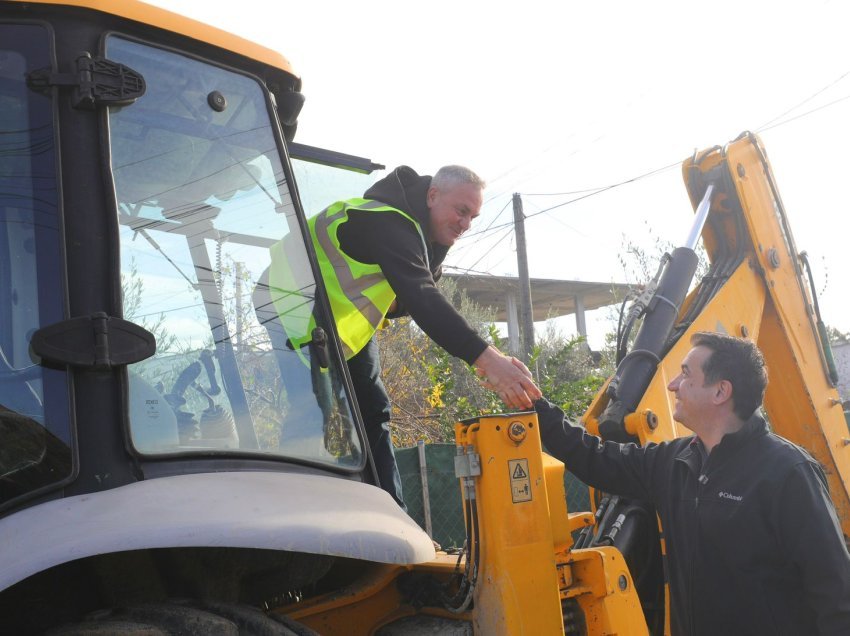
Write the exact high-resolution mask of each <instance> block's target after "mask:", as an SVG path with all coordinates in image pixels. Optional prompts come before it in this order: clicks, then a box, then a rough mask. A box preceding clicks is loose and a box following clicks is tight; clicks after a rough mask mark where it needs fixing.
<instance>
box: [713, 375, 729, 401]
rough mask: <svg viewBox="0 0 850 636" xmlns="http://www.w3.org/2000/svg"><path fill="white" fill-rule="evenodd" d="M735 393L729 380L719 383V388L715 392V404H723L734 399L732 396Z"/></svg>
mask: <svg viewBox="0 0 850 636" xmlns="http://www.w3.org/2000/svg"><path fill="white" fill-rule="evenodd" d="M733 393H734V387H733V386H732V383H731V382H729V380H720V382H718V383H717V388H715V390H714V403H715V404H723V403H724V402H727V401H728V400H731V399H732V394H733Z"/></svg>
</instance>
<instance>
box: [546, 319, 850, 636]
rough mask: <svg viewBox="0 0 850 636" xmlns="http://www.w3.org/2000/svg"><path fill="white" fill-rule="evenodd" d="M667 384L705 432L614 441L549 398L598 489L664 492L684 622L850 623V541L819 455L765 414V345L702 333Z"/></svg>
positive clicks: (749, 628) (813, 630) (696, 630)
mask: <svg viewBox="0 0 850 636" xmlns="http://www.w3.org/2000/svg"><path fill="white" fill-rule="evenodd" d="M691 344H692V345H694V346H693V348H692V349H691V351H690V352H689V353H688V354H687V356H686V357H685V359H684V361H683V363H682V370H681V373H680V374H679V375H678V376H677V377H676V378H675V379H674V380H673V381H672V382H670V384H669V386H668V389H669V390H670V391H672V392H673V393H674V394H675V396H676V402H675V409H674V412H673V418H674V419H675V420H676V421H677V422H680V423H682V424H684V425H685V426H687V427H688V428H689V429H691V430H692V431H693V432H694V433H696V435H695V436H692V437H687V438H679V439H675V440H672V441H669V442H663V443H661V444H649V445H647V446H646V447H638V446H636V445H634V444H617V443H614V442H603V441H602V440H600V439H599V438H598V437H595V436H592V435H589V434H588V433H586V432H585V431H584V430H583V429H581V428H579V427H575V426H572V425H570V424H569V423H568V422H567V421H566V419H565V418H564V416H563V413H562V412H560V411H559V410H558V409H556V408H555V407H553V406H552V405H551V404H549V403H548V402H546V401H545V400H540V401H538V402H537V404H536V405H535V408H536V410H537V412H538V414H539V416H540V426H541V434H542V437H543V442H544V444H545V446H546V447H547V449H548V450H549V451H550V452H551V453H552V454H553V455H554V456H555V457H558V458H559V459H561V460H562V461H563V462H564V463H565V465H566V467H567V468H568V469H569V470H570V471H571V472H573V473H574V474H575V475H576V476H577V477H579V478H580V479H582V480H583V481H585V482H586V483H588V484H590V485H591V486H593V487H595V488H598V489H600V490H603V491H606V492H610V493H613V494H619V495H622V496H626V497H632V498H635V499H643V500H647V501H650V502H652V503H653V505H654V506H655V508H656V510H657V511H658V514H659V516H660V518H661V525H662V528H663V531H664V538H665V544H666V548H667V565H668V572H669V576H668V579H669V585H670V605H671V607H670V617H671V628H672V632H673V634H674V635H676V636H681V635H683V634H688V635H706V636H715V635H720V634H723V635H724V636H726V635H731V634H741V635H744V634H746V635H753V634H765V635H768V634H769V635H771V636H775V635H777V634H788V635H794V636H798V635H804V634H805V635H814V634H830V635H835V636H838V635H839V634H843V635H846V634H850V554H848V551H847V546H846V545H845V539H844V537H843V535H842V532H841V526H840V524H839V522H838V518H837V516H836V512H835V508H834V507H833V504H832V502H831V500H830V498H829V493H828V491H827V482H826V478H825V476H824V473H823V471H822V469H821V467H820V466H819V464H818V463H817V462H816V461H815V460H814V459H813V458H812V457H811V456H810V455H809V454H808V453H807V452H806V451H805V450H803V449H802V448H800V447H798V446H796V445H794V444H792V443H791V442H789V441H788V440H785V439H783V438H781V437H779V436H777V435H774V434H773V433H771V432H770V431H769V430H768V428H767V425H766V424H765V421H764V420H763V419H762V418H761V417H760V416H759V415H757V414H755V411H756V409H757V408H758V407H759V406H760V405H761V402H762V399H763V397H764V391H765V387H766V386H767V370H766V368H765V366H764V359H763V357H762V355H761V352H760V351H759V350H758V348H757V347H756V346H755V345H754V344H753V343H752V342H749V341H747V340H742V339H739V338H733V337H730V336H725V335H721V334H713V333H698V334H696V335H695V336H694V337H693V338H692V339H691Z"/></svg>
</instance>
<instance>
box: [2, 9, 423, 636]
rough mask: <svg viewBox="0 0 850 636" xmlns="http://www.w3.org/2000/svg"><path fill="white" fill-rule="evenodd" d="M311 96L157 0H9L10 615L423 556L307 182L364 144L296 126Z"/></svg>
mask: <svg viewBox="0 0 850 636" xmlns="http://www.w3.org/2000/svg"><path fill="white" fill-rule="evenodd" d="M302 103H303V97H302V95H301V93H300V79H299V78H298V77H297V75H295V73H294V72H293V71H292V69H291V67H290V66H289V63H288V62H287V61H286V60H285V59H284V58H283V57H282V56H280V55H279V54H277V53H275V52H273V51H270V50H268V49H264V48H262V47H259V46H256V45H254V44H253V43H250V42H246V41H243V40H240V39H238V38H235V37H234V36H232V35H230V34H227V33H224V32H221V31H218V30H216V29H212V28H210V27H207V26H205V25H202V24H199V23H196V22H194V21H192V20H188V19H186V18H183V17H181V16H177V15H175V14H172V13H170V12H168V11H165V10H161V9H157V8H155V7H151V6H148V5H145V4H143V3H140V2H134V1H128V2H121V3H102V2H99V1H96V0H72V1H70V2H62V3H61V4H60V3H55V2H50V1H48V2H35V3H32V2H17V1H14V2H6V1H2V2H0V543H2V544H3V546H4V549H3V550H2V556H0V632H2V633H16V634H27V633H42V632H44V631H45V630H48V629H51V628H54V627H57V626H60V625H66V626H67V625H77V627H73V628H70V627H69V629H72V631H71V632H70V633H88V632H86V631H85V629H87V628H85V627H84V626H83V627H79V625H80V624H81V623H80V621H85V619H86V616H88V615H89V614H90V613H91V612H93V611H101V610H105V611H106V612H107V613H114V614H115V617H114V618H108V620H107V624H106V626H105V627H104V626H102V625H101V629H106V632H104V633H107V632H108V633H124V632H122V631H120V629H119V628H118V624H119V623H122V622H125V619H128V617H129V616H130V614H134V613H135V612H142V613H144V614H145V615H146V616H147V615H148V614H149V610H150V605H151V603H153V604H154V609H153V614H154V616H153V617H152V618H151V617H148V618H146V619H145V620H147V621H148V623H146V624H160V623H159V622H158V621H161V620H164V619H163V617H165V616H170V615H171V613H173V612H174V611H175V610H174V608H175V605H174V603H171V602H170V599H174V598H183V599H185V598H189V599H193V600H192V604H194V605H195V606H197V604H198V603H201V602H203V603H207V604H209V603H212V602H214V603H226V604H235V606H236V607H237V609H236V610H234V611H237V612H243V611H254V610H256V612H259V610H258V609H257V608H259V607H261V606H264V607H270V606H272V604H280V603H281V599H283V598H295V597H297V596H298V595H300V594H303V591H302V590H304V589H306V588H311V589H315V586H321V589H325V590H333V589H335V588H336V587H338V586H339V585H340V581H341V580H342V579H340V576H339V575H338V574H337V573H336V569H335V568H337V567H339V568H343V569H345V571H346V572H347V574H346V577H349V578H351V577H352V576H353V577H355V578H356V576H357V575H356V574H351V572H360V571H363V570H369V569H370V568H371V567H373V566H374V565H375V564H377V563H381V564H405V565H406V564H412V563H417V562H422V561H425V560H427V559H429V558H431V557H433V555H434V549H433V545H432V543H431V540H430V539H429V538H428V536H427V535H426V534H425V533H424V531H422V530H421V529H420V528H419V527H418V526H417V525H416V524H415V523H414V522H413V521H412V520H411V519H410V518H409V517H408V516H407V515H405V514H404V513H403V512H402V511H401V510H400V509H399V508H398V506H397V505H396V504H395V502H394V501H393V500H392V499H391V498H390V497H389V495H388V494H387V493H385V492H384V491H383V490H381V489H380V488H377V487H375V486H376V484H377V478H376V477H375V474H374V470H373V467H372V464H371V459H370V455H369V452H368V444H367V442H366V437H365V434H364V432H363V427H362V423H361V422H360V419H359V415H358V413H357V409H356V405H355V403H354V399H353V397H352V396H353V393H352V391H351V389H350V381H349V378H348V376H347V367H346V365H345V363H344V359H343V357H342V352H341V349H340V346H339V344H338V339H337V337H336V332H335V327H334V325H333V321H332V320H329V316H330V311H329V307H328V303H327V299H326V297H325V296H324V291H323V289H322V288H321V282H320V280H321V279H320V277H319V276H318V269H317V265H316V260H315V256H314V254H313V246H312V242H311V240H310V239H309V236H308V234H307V231H308V230H307V224H306V217H305V214H304V209H303V207H302V202H301V197H300V193H299V186H303V187H304V190H305V192H306V193H308V194H307V196H308V198H309V201H310V206H311V211H312V212H313V213H315V212H318V211H319V209H321V208H319V207H317V205H318V204H317V203H316V202H317V201H322V205H327V204H328V203H330V201H328V200H324V197H325V196H330V195H331V193H332V194H333V195H336V194H337V193H338V191H339V190H334V189H333V188H334V186H331V185H329V184H330V183H331V182H332V181H334V177H333V176H332V175H336V174H344V175H348V174H349V173H348V172H347V171H342V172H341V171H339V170H337V169H336V168H337V167H339V166H346V167H349V168H353V169H354V170H355V171H359V173H364V172H369V171H370V170H372V169H374V168H376V167H377V165H376V164H372V163H371V162H369V161H367V160H360V159H357V158H354V157H348V156H345V155H340V154H339V153H333V152H328V151H321V150H319V149H315V148H310V147H306V146H301V145H298V144H295V143H294V142H293V136H294V133H295V128H296V126H297V117H298V113H299V111H300V108H301V105H302ZM293 156H300V157H301V159H298V160H295V159H293ZM294 165H295V166H297V167H294ZM296 170H297V171H298V175H299V176H298V179H299V184H298V186H296ZM352 174H354V173H352ZM343 178H344V179H349V177H348V176H344V177H343ZM361 191H362V190H361ZM355 192H356V190H355ZM275 253H282V254H283V257H284V260H285V265H286V275H285V276H273V275H270V274H269V272H274V271H275V268H274V267H272V265H273V257H274V254H275ZM308 328H309V330H308ZM293 343H297V344H293ZM48 599H49V600H48ZM216 607H217V609H210V608H207V609H206V610H202V611H204V612H206V613H207V614H210V613H211V614H213V615H214V616H218V617H220V616H223V615H224V614H227V613H228V612H229V610H225V609H222V608H221V607H219V606H216ZM228 607H230V605H228ZM196 609H197V607H195V609H191V608H188V607H185V606H181V607H180V608H178V610H176V611H177V612H178V613H179V614H181V617H182V618H181V620H183V621H184V622H186V621H188V623H187V624H190V623H191V621H192V620H194V619H193V618H192V616H193V615H194V614H193V612H195V611H196ZM256 612H255V613H256ZM260 613H261V614H262V612H260ZM258 620H260V621H261V623H262V625H265V626H266V627H263V628H262V629H265V630H266V631H262V633H292V632H291V631H280V630H281V629H283V628H275V629H276V630H277V631H274V630H272V631H269V629H271V628H270V627H269V628H268V629H266V628H267V627H268V625H269V624H270V623H269V621H272V622H274V620H273V619H272V618H268V617H265V618H263V617H260V618H259V619H258ZM110 621H111V622H110ZM73 629H77V631H73ZM110 629H112V630H113V631H109V630H110ZM257 629H260V628H257ZM201 631H205V630H203V629H202V630H201ZM127 633H129V632H127ZM196 633H198V632H196ZM205 633H206V632H205ZM248 633H255V632H253V631H250V632H248Z"/></svg>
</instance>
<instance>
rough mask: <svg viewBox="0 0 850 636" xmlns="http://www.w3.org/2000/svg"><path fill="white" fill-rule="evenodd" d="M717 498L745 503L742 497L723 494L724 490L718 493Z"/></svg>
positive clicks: (728, 493)
mask: <svg viewBox="0 0 850 636" xmlns="http://www.w3.org/2000/svg"><path fill="white" fill-rule="evenodd" d="M717 496H718V497H720V498H721V499H731V500H732V501H743V499H744V498H743V497H741V496H740V495H733V494H732V493H731V492H723V491H722V490H721V491H720V492H719V493H717Z"/></svg>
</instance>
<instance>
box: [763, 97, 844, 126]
mask: <svg viewBox="0 0 850 636" xmlns="http://www.w3.org/2000/svg"><path fill="white" fill-rule="evenodd" d="M846 99H850V95H845V96H844V97H839V98H838V99H836V100H833V101H831V102H828V103H826V104H823V105H821V106H818V107H817V108H813V109H812V110H807V111H806V112H805V113H800V114H799V115H797V116H795V117H791V118H790V119H785V120H783V121H780V122H779V123H776V124H773V125H772V126H766V127H764V128H759V129H758V130H757V131H756V132H764V131H765V130H772V129H773V128H778V127H779V126H784V125H785V124H790V123H791V122H792V121H794V120H797V119H800V118H802V117H806V116H807V115H811V114H812V113H816V112H818V111H819V110H823V109H824V108H828V107H830V106H835V104H838V103H839V102H843V101H844V100H846ZM792 110H793V109H792Z"/></svg>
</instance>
